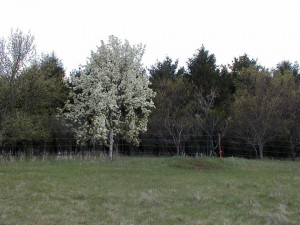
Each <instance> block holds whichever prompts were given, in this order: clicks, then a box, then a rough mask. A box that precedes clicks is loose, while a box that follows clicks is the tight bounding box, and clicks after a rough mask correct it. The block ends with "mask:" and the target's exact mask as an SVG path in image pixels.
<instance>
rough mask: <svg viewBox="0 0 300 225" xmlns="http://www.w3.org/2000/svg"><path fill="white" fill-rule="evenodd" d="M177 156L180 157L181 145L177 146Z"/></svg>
mask: <svg viewBox="0 0 300 225" xmlns="http://www.w3.org/2000/svg"><path fill="white" fill-rule="evenodd" d="M176 154H177V155H178V156H179V155H180V144H176Z"/></svg>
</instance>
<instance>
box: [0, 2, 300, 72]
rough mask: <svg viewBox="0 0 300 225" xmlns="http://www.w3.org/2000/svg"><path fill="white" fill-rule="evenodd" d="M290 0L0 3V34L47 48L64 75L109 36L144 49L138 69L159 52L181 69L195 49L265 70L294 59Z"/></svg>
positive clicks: (294, 13)
mask: <svg viewBox="0 0 300 225" xmlns="http://www.w3.org/2000/svg"><path fill="white" fill-rule="evenodd" d="M297 2H298V1H296V0H284V1H281V0H273V1H271V0H270V1H269V0H252V1H249V0H226V1H222V0H219V1H218V0H205V1H204V0H184V1H181V0H147V1H146V0H106V1H103V0H26V1H25V0H5V1H4V2H2V3H1V13H0V37H5V38H7V36H8V35H9V34H10V31H11V29H16V28H19V29H21V30H23V31H24V32H27V31H28V30H30V31H31V33H32V34H33V35H34V36H35V40H36V46H37V50H38V53H42V52H43V53H49V52H52V51H54V52H55V53H56V55H57V56H58V57H59V58H60V59H61V60H62V62H63V64H64V66H65V68H66V70H67V72H69V71H71V70H72V69H77V68H78V65H79V64H85V62H86V59H87V57H89V56H90V52H91V50H95V49H96V46H99V45H100V40H104V41H105V42H107V40H108V36H109V35H115V36H117V37H119V38H121V39H127V40H129V42H130V43H131V44H138V43H143V44H145V45H146V53H145V55H144V65H145V66H147V67H149V66H150V65H153V64H154V63H155V62H156V60H160V61H161V60H163V59H164V58H165V57H166V56H167V55H168V56H170V57H171V58H172V59H174V60H175V59H177V58H178V59H179V63H180V65H182V66H183V65H184V66H185V65H186V64H185V63H186V61H187V60H188V58H191V57H192V56H193V54H194V53H195V52H196V50H197V49H199V48H200V47H201V45H202V44H203V45H204V46H205V48H206V49H207V50H209V52H210V53H214V54H215V56H216V58H217V64H219V65H220V64H228V63H231V61H232V60H233V58H234V57H237V56H240V55H243V54H244V53H248V55H250V57H253V58H255V59H258V61H259V63H260V64H261V65H263V66H266V67H269V68H271V67H275V66H276V64H277V63H278V62H280V61H282V60H291V61H293V62H294V61H298V62H299V61H300V13H299V9H300V7H299V6H300V3H297Z"/></svg>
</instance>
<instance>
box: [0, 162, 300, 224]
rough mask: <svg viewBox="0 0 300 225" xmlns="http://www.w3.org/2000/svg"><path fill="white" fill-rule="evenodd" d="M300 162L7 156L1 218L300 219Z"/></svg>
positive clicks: (0, 175) (1, 173)
mask: <svg viewBox="0 0 300 225" xmlns="http://www.w3.org/2000/svg"><path fill="white" fill-rule="evenodd" d="M299 186H300V162H290V161H271V160H259V161H256V160H245V159H238V158H225V159H223V160H219V159H216V158H204V159H192V158H178V157H173V158H130V157H121V158H116V159H115V160H114V161H112V162H110V161H109V160H106V158H104V157H98V158H90V159H82V160H78V159H66V158H65V159H60V160H58V159H49V158H48V159H47V160H42V159H27V160H22V161H20V160H6V161H2V162H1V163H0V224H119V225H121V224H198V225H200V224H201V225H205V224H299V221H300V213H299V212H300V192H299Z"/></svg>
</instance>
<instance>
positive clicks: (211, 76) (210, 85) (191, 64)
mask: <svg viewBox="0 0 300 225" xmlns="http://www.w3.org/2000/svg"><path fill="white" fill-rule="evenodd" d="M187 64H188V74H189V76H190V79H191V81H192V82H193V84H194V85H195V86H196V87H198V88H201V89H202V90H203V91H204V93H205V94H206V93H209V92H210V90H212V89H219V70H218V68H217V65H216V57H215V55H214V54H209V51H208V50H206V49H205V47H204V46H202V47H201V48H200V49H199V50H198V51H197V53H196V54H194V56H193V58H190V59H189V60H188V63H187Z"/></svg>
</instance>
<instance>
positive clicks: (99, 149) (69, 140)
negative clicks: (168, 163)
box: [0, 133, 300, 160]
mask: <svg viewBox="0 0 300 225" xmlns="http://www.w3.org/2000/svg"><path fill="white" fill-rule="evenodd" d="M60 134H61V133H60ZM56 136H57V137H55V138H48V139H38V140H32V139H23V140H18V139H15V138H7V139H5V140H2V142H0V160H1V159H4V158H6V159H7V158H9V157H12V156H14V157H19V158H22V157H25V156H36V157H40V158H42V159H44V158H47V157H49V156H52V157H53V156H54V157H57V158H81V159H83V158H93V157H94V158H100V157H104V156H106V155H107V153H108V146H107V145H106V144H104V143H100V142H92V141H89V142H87V143H84V144H79V143H77V141H76V139H75V138H74V137H72V136H70V135H68V134H63V135H56ZM167 137H168V136H167V135H165V137H164V138H161V137H159V136H153V135H152V136H151V135H148V136H147V135H145V136H143V137H141V139H140V143H139V145H133V144H131V143H129V142H127V141H126V140H125V139H122V138H119V137H117V138H116V139H115V144H114V154H115V155H130V156H144V157H146V156H161V157H162V156H174V155H177V154H179V155H182V156H191V157H203V156H219V154H220V150H221V151H222V156H224V157H228V156H234V157H245V158H256V157H257V156H258V150H257V149H258V147H257V146H255V145H254V146H253V145H251V144H250V143H249V142H248V141H247V140H246V139H243V138H241V137H235V136H226V137H224V138H222V139H221V140H220V142H219V141H218V135H213V136H208V135H186V136H182V137H181V140H180V141H179V142H178V141H177V142H175V141H174V139H172V138H170V137H169V138H167ZM292 144H293V145H291V142H290V141H289V140H286V139H285V138H284V137H281V136H278V137H275V138H273V139H272V140H271V141H269V142H267V143H265V144H264V149H263V154H264V156H266V157H270V158H299V157H300V141H299V140H296V141H294V142H293V143H292ZM178 150H179V151H178Z"/></svg>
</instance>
